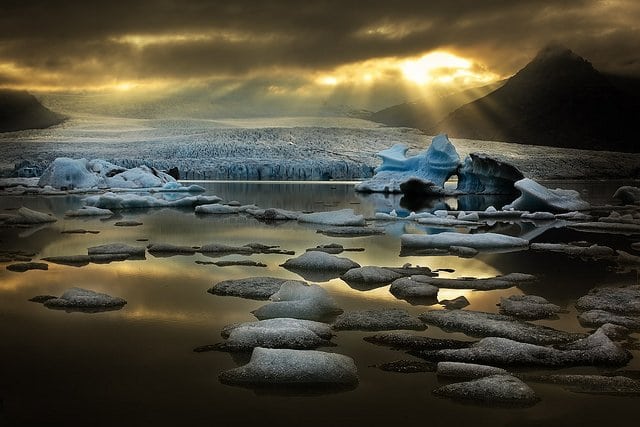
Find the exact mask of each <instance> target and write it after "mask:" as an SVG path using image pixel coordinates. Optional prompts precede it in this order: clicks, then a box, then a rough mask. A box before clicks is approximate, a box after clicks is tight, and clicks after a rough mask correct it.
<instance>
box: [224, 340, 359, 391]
mask: <svg viewBox="0 0 640 427" xmlns="http://www.w3.org/2000/svg"><path fill="white" fill-rule="evenodd" d="M218 378H219V379H220V381H221V382H222V383H224V384H230V385H245V386H252V385H253V386H296V385H299V386H305V387H308V386H348V387H353V386H355V385H356V384H357V383H358V371H357V368H356V365H355V363H354V361H353V359H351V358H350V357H348V356H344V355H341V354H336V353H325V352H322V351H316V350H290V349H267V348H261V347H257V348H255V349H254V350H253V353H252V355H251V360H250V361H249V363H248V364H246V365H244V366H241V367H239V368H235V369H231V370H228V371H224V372H222V373H221V374H220V376H219V377H218Z"/></svg>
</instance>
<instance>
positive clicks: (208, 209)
mask: <svg viewBox="0 0 640 427" xmlns="http://www.w3.org/2000/svg"><path fill="white" fill-rule="evenodd" d="M256 209H259V208H258V207H257V206H256V205H245V206H231V205H228V204H226V205H222V204H219V203H211V204H207V205H200V206H196V209H195V211H196V213H199V214H211V215H214V214H218V215H227V214H237V213H240V212H247V211H248V210H256Z"/></svg>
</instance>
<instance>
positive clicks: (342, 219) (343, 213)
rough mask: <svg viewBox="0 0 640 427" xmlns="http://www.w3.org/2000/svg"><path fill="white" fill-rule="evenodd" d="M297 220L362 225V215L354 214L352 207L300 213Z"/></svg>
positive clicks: (337, 224) (363, 223)
mask: <svg viewBox="0 0 640 427" xmlns="http://www.w3.org/2000/svg"><path fill="white" fill-rule="evenodd" d="M298 222H307V223H312V224H322V225H333V226H349V227H354V226H363V225H365V220H364V216H362V215H356V214H355V213H354V212H353V209H341V210H337V211H329V212H314V213H308V214H305V213H301V214H300V215H298Z"/></svg>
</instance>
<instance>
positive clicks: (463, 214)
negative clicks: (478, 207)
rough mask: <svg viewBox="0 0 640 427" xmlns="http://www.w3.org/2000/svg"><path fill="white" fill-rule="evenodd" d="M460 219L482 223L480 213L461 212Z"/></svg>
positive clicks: (459, 213)
mask: <svg viewBox="0 0 640 427" xmlns="http://www.w3.org/2000/svg"><path fill="white" fill-rule="evenodd" d="M458 219H459V220H460V221H480V215H478V212H468V213H467V212H464V211H460V212H458Z"/></svg>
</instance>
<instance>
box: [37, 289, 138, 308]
mask: <svg viewBox="0 0 640 427" xmlns="http://www.w3.org/2000/svg"><path fill="white" fill-rule="evenodd" d="M126 303H127V302H126V301H125V300H124V299H122V298H118V297H113V296H110V295H107V294H103V293H100V292H95V291H92V290H89V289H82V288H71V289H68V290H66V291H65V292H64V293H63V294H62V295H61V296H60V297H59V298H53V299H48V300H47V301H45V302H44V306H45V307H47V308H55V309H64V310H71V311H73V310H78V311H88V312H98V311H106V310H117V309H120V308H122V307H123V306H124V305H125V304H126Z"/></svg>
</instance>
